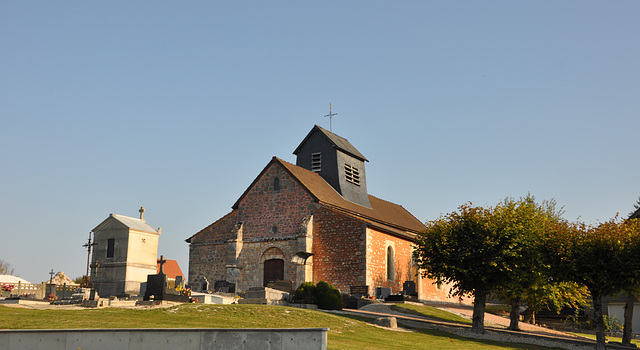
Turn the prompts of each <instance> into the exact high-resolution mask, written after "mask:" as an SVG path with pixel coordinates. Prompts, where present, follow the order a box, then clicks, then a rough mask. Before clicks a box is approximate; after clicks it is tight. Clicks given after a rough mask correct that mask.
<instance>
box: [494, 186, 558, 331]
mask: <svg viewBox="0 0 640 350" xmlns="http://www.w3.org/2000/svg"><path fill="white" fill-rule="evenodd" d="M545 219H547V218H546V215H545V212H544V211H543V207H542V206H540V205H538V204H536V203H535V198H534V197H533V196H531V195H528V196H527V197H525V198H521V199H520V200H518V201H515V200H513V199H509V198H507V199H505V200H504V201H503V202H502V203H500V204H498V205H497V206H496V207H495V208H494V209H493V215H492V222H493V229H494V230H495V231H496V232H497V233H498V234H499V235H500V236H501V237H502V238H503V239H504V240H505V242H504V245H503V247H504V248H505V249H506V251H505V253H504V254H505V255H506V257H507V259H506V261H508V266H509V268H510V273H509V274H508V275H507V276H506V278H505V279H503V280H502V281H500V283H499V284H498V285H497V286H496V287H495V288H494V292H495V293H496V294H497V295H498V296H499V297H500V298H501V299H503V300H504V301H506V302H507V303H509V304H510V305H511V313H510V319H511V322H510V325H509V327H508V328H509V329H511V330H518V323H519V318H520V312H519V311H520V304H521V302H522V301H523V299H524V298H525V295H526V293H527V291H529V290H531V289H533V288H534V287H535V286H537V285H542V284H544V283H545V280H546V275H547V274H546V270H545V269H544V265H543V264H542V262H541V259H540V258H539V256H538V255H539V252H540V249H538V245H539V242H540V230H542V229H543V227H544V220H545Z"/></svg>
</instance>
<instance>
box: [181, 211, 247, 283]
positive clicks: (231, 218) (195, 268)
mask: <svg viewBox="0 0 640 350" xmlns="http://www.w3.org/2000/svg"><path fill="white" fill-rule="evenodd" d="M237 222H238V213H237V211H233V212H231V213H229V214H227V215H225V216H224V217H222V218H220V219H219V220H218V221H216V222H214V223H213V224H211V225H209V226H208V227H206V228H205V229H203V230H202V231H200V232H199V233H198V234H196V235H195V236H193V237H191V244H189V283H190V284H191V285H192V287H194V290H198V291H199V290H200V288H201V285H202V282H204V279H203V278H206V279H207V281H209V288H212V287H213V283H214V282H215V281H217V280H224V279H225V274H226V264H227V255H228V247H227V243H226V242H227V241H228V240H229V239H231V238H232V231H233V228H234V226H235V224H236V223H237Z"/></svg>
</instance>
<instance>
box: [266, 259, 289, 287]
mask: <svg viewBox="0 0 640 350" xmlns="http://www.w3.org/2000/svg"><path fill="white" fill-rule="evenodd" d="M283 279H284V260H282V259H270V260H266V261H265V262H264V280H263V285H264V286H265V287H266V286H267V282H269V281H273V280H278V281H279V280H283Z"/></svg>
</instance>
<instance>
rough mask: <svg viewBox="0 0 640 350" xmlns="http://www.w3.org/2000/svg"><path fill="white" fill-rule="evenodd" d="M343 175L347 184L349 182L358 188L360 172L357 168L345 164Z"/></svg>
mask: <svg viewBox="0 0 640 350" xmlns="http://www.w3.org/2000/svg"><path fill="white" fill-rule="evenodd" d="M344 173H345V176H346V177H347V182H351V183H352V184H354V185H357V186H360V171H359V170H358V168H356V167H354V166H351V165H349V164H345V165H344Z"/></svg>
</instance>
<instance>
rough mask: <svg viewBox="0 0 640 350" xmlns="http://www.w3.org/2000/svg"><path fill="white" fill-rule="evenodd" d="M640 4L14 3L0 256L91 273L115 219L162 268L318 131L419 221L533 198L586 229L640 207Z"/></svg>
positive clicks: (2, 51)
mask: <svg viewBox="0 0 640 350" xmlns="http://www.w3.org/2000/svg"><path fill="white" fill-rule="evenodd" d="M638 13H640V2H637V1H610V2H601V1H446V2H445V1H438V2H436V1H401V2H381V1H323V2H300V1H277V2H264V1H260V2H258V1H256V2H231V1H227V2H222V1H210V2H204V1H197V2H186V3H185V2H168V1H137V2H123V1H109V2H86V1H75V2H45V1H28V2H2V3H1V4H0V31H1V32H2V33H3V35H2V36H0V135H1V137H0V162H1V164H2V171H1V172H0V184H1V185H0V258H1V259H3V260H5V261H7V262H8V263H10V264H11V265H12V266H13V267H14V268H15V272H16V274H17V275H19V276H21V277H23V278H26V279H27V280H30V281H31V282H35V283H38V282H41V281H43V280H46V279H48V277H49V275H48V272H49V271H50V270H51V269H53V270H55V271H64V272H65V273H67V275H69V276H71V277H77V276H80V275H82V274H84V271H85V268H86V250H85V249H84V248H82V244H83V243H85V242H86V239H87V235H88V233H89V231H90V230H91V229H93V228H94V227H95V226H97V225H98V224H99V223H100V222H102V220H104V219H105V218H106V217H107V216H108V215H109V214H110V213H117V214H122V215H128V216H133V217H136V216H138V209H139V208H140V206H144V207H145V208H146V210H147V211H146V213H145V218H146V219H147V223H149V224H150V225H152V226H154V227H162V236H161V238H160V247H159V254H163V255H165V257H166V258H168V259H177V260H178V262H179V263H180V265H181V267H182V269H183V271H184V272H185V273H187V271H188V245H187V244H186V243H185V242H184V240H185V239H186V238H188V237H190V236H191V235H193V234H194V233H196V232H197V231H199V230H200V229H202V228H204V227H205V226H207V225H209V224H210V223H212V222H213V221H215V220H217V219H218V218H219V217H221V216H223V215H224V214H226V213H227V212H229V211H230V207H231V205H232V204H233V203H234V202H235V201H236V200H237V199H238V197H239V196H240V195H241V194H242V193H243V192H244V190H245V189H246V187H247V186H248V185H249V184H250V183H251V181H252V180H253V179H254V178H255V177H256V176H257V175H258V173H259V172H260V171H261V170H262V168H263V167H264V166H265V165H266V164H267V163H268V162H269V160H270V159H271V157H272V156H278V157H280V158H282V159H284V160H287V161H290V162H295V158H294V156H293V155H292V152H293V150H294V149H295V148H296V146H297V145H298V144H299V143H300V141H302V139H303V138H304V136H306V134H307V133H308V132H309V131H310V130H311V128H312V127H313V125H314V124H318V125H320V126H323V127H325V128H329V120H328V118H325V117H323V116H324V115H326V114H327V113H328V112H329V103H332V104H333V112H335V113H338V116H336V117H334V118H333V131H334V132H335V133H337V134H339V135H341V136H343V137H346V138H347V139H349V141H351V143H352V144H353V145H354V146H355V147H356V148H358V149H359V150H360V152H362V153H363V154H364V155H365V156H366V157H367V158H368V159H369V160H370V163H367V181H368V189H369V192H370V193H371V194H373V195H375V196H377V197H380V198H383V199H386V200H389V201H392V202H395V203H398V204H401V205H403V206H404V207H405V208H407V209H408V210H409V211H411V212H412V213H413V214H414V215H415V216H416V217H417V218H419V219H420V220H421V221H427V220H432V219H435V218H437V217H438V216H439V215H440V214H441V213H447V212H451V211H453V210H455V209H456V208H457V207H458V206H459V205H461V204H463V203H465V202H468V201H471V202H473V203H474V204H477V205H487V206H489V205H494V204H496V203H497V202H499V201H500V200H501V199H503V198H505V197H507V196H511V197H520V196H524V195H526V194H527V193H528V192H530V193H532V194H533V195H535V196H536V198H537V199H538V200H540V201H541V200H544V199H552V198H554V199H556V200H557V202H558V204H559V205H561V206H564V207H565V211H566V214H565V217H566V218H568V219H571V220H576V219H578V218H580V220H583V221H585V222H587V223H597V222H598V221H605V220H607V219H609V218H612V217H613V216H615V215H616V212H620V213H621V214H623V215H626V214H627V213H628V212H629V211H631V210H632V209H633V204H634V203H635V201H636V200H637V198H638V196H639V195H640V182H639V181H638V174H639V173H640V162H638V161H636V160H635V159H634V158H635V157H634V156H633V155H634V154H635V153H636V151H637V148H638V138H637V133H638V130H639V127H640V121H639V120H640V119H639V118H638V117H637V112H638V111H639V110H640V108H639V107H640V98H638V96H639V92H640V68H639V62H640V46H639V45H638V39H637V38H638V33H640V22H639V21H638V20H637V14H638Z"/></svg>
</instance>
